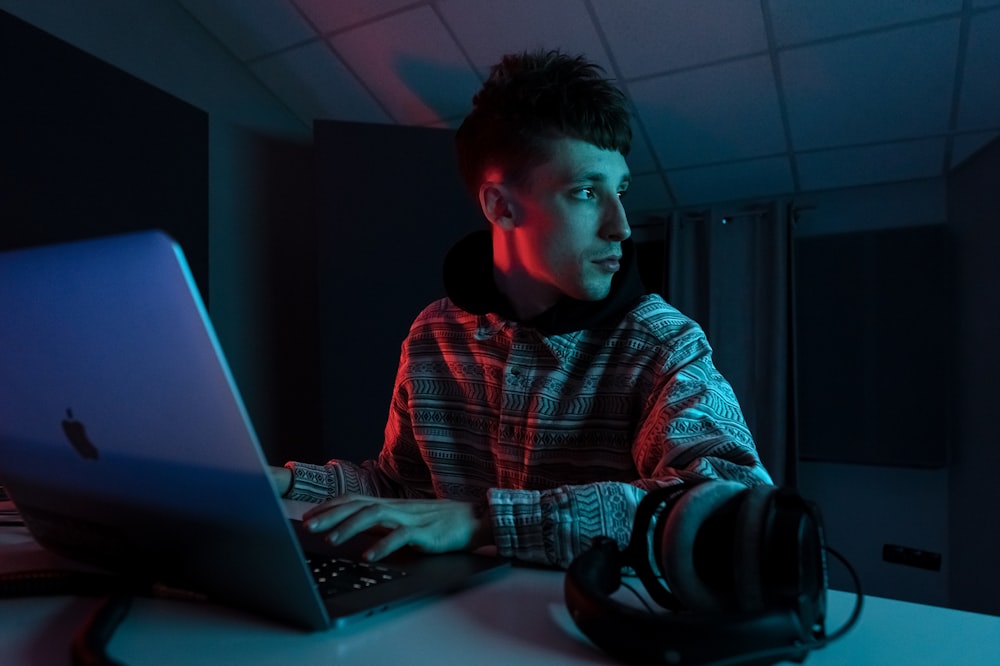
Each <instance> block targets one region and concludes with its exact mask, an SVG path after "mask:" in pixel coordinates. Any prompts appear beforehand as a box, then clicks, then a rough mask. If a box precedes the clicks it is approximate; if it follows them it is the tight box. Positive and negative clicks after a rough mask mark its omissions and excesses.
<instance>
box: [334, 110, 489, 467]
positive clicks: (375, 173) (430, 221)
mask: <svg viewBox="0 0 1000 666" xmlns="http://www.w3.org/2000/svg"><path fill="white" fill-rule="evenodd" d="M452 137H453V133H452V132H451V131H450V130H443V129H429V128H419V127H399V126H389V125H369V124H357V123H339V122H322V121H321V122H317V123H316V125H315V142H316V143H315V147H316V151H317V161H318V174H319V178H318V181H319V195H318V207H319V224H320V239H321V241H320V269H319V272H320V308H321V320H322V329H321V330H322V356H323V409H324V412H323V413H324V441H325V443H326V451H327V455H329V456H331V457H332V456H336V457H340V458H349V459H359V458H367V457H371V456H374V455H376V454H377V453H378V451H379V449H380V448H381V446H382V437H383V430H384V427H385V420H386V415H387V414H388V409H389V400H390V397H391V395H392V385H393V380H394V379H395V372H396V365H397V363H398V361H399V348H400V347H399V346H400V343H401V342H402V340H403V338H404V337H405V335H406V332H407V331H408V330H409V326H410V323H411V322H412V321H413V318H414V317H416V315H417V314H418V313H419V312H420V310H421V309H423V307H424V306H426V305H428V304H429V303H430V302H431V301H433V300H435V299H438V298H441V297H442V296H444V289H443V287H442V284H441V263H442V261H443V259H444V255H445V253H446V252H447V250H448V248H450V247H451V245H452V244H453V243H454V242H455V241H456V240H457V239H458V238H460V237H461V236H463V235H465V234H466V233H469V232H471V231H474V230H476V229H479V228H484V226H485V224H486V222H485V220H484V219H483V217H482V214H481V213H480V212H479V209H478V207H477V206H475V205H474V204H473V201H472V199H471V198H470V197H468V196H467V195H466V194H465V191H464V190H463V189H462V186H461V181H460V180H459V177H458V172H457V169H456V167H455V159H454V154H453V147H452Z"/></svg>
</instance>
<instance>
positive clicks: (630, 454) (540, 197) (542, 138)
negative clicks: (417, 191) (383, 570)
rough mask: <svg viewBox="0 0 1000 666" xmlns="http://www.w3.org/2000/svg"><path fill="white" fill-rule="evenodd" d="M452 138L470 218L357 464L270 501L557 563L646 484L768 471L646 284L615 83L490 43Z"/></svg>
mask: <svg viewBox="0 0 1000 666" xmlns="http://www.w3.org/2000/svg"><path fill="white" fill-rule="evenodd" d="M473 106H474V108H473V111H472V112H471V114H470V115H469V116H468V117H467V118H466V119H465V121H464V122H463V124H462V126H461V128H460V129H459V131H458V133H457V135H456V147H457V153H458V159H459V167H460V171H461V173H462V175H463V179H464V181H465V184H466V186H467V188H468V189H469V191H470V193H471V194H472V195H473V196H474V197H475V198H476V199H477V200H478V201H479V204H480V207H481V208H482V211H483V214H484V215H485V217H486V219H487V221H488V223H489V230H488V231H481V232H478V233H475V234H473V235H471V236H469V237H467V238H466V239H464V240H463V241H461V242H460V243H459V244H458V245H456V246H455V247H454V248H453V249H452V251H451V252H450V253H449V255H448V257H447V259H446V261H445V286H446V291H447V294H448V298H445V299H442V300H440V301H438V302H436V303H433V304H431V305H430V306H429V307H427V308H426V309H425V310H424V311H423V312H422V313H421V314H420V315H419V316H418V317H417V319H416V320H415V321H414V323H413V325H412V327H411V329H410V333H409V334H408V336H407V338H406V340H405V341H404V342H403V346H402V353H401V357H400V363H399V369H398V372H397V377H396V382H395V389H394V394H393V398H392V402H391V405H390V410H389V418H388V423H387V425H386V429H385V441H384V445H383V448H382V451H381V453H380V455H379V457H378V459H377V460H369V461H365V462H362V463H360V464H355V463H351V462H347V461H337V460H334V461H330V462H329V463H327V464H326V465H308V464H305V463H297V462H290V463H288V464H287V465H286V466H285V468H274V470H273V474H274V478H275V482H276V484H277V487H278V490H279V492H280V493H281V494H282V495H284V496H286V497H291V498H295V499H307V500H311V501H316V502H323V504H322V505H321V506H319V507H317V508H316V509H313V510H311V511H310V512H308V513H307V514H306V516H305V520H306V523H307V525H309V527H310V529H312V530H314V531H316V532H324V533H327V536H328V538H329V539H330V540H331V541H332V542H335V543H337V542H342V541H345V540H347V539H349V538H351V537H352V536H354V535H356V534H358V533H359V532H362V531H365V530H368V529H373V528H374V529H381V530H382V531H383V532H384V533H385V534H384V536H383V538H382V539H381V541H379V542H378V543H377V544H376V545H375V546H373V547H372V549H371V550H370V551H368V553H367V556H368V557H369V558H370V559H379V558H381V557H384V556H385V555H387V554H389V553H391V552H393V551H394V550H396V549H399V548H401V547H403V546H407V545H409V546H412V547H416V548H418V549H421V550H424V551H428V552H443V551H448V550H459V549H472V548H477V547H479V546H483V545H495V546H496V548H497V551H498V553H499V554H500V555H503V556H509V557H514V558H519V559H522V560H526V561H531V562H537V563H542V564H548V565H554V566H560V567H566V566H568V565H569V563H570V562H571V561H572V560H573V558H574V557H575V556H576V555H578V554H579V553H580V552H582V551H583V550H585V549H586V548H587V547H588V546H589V544H590V542H591V540H592V539H593V538H594V537H597V536H601V535H606V536H610V537H612V538H614V539H616V540H617V541H618V542H619V544H622V545H624V544H625V543H626V542H627V541H628V538H629V534H630V531H631V524H632V519H633V515H634V512H635V509H636V507H637V506H638V503H639V501H640V500H641V498H642V497H643V495H644V494H645V492H646V491H647V490H649V489H652V488H656V487H660V486H669V485H677V486H678V487H680V486H681V485H682V484H685V483H687V482H693V481H699V480H703V479H706V478H709V479H712V478H722V479H734V480H737V481H741V482H744V483H746V484H747V485H753V484H762V483H770V477H769V476H768V474H767V472H766V471H765V470H764V468H763V467H762V466H761V463H760V460H759V458H758V456H757V453H756V450H755V447H754V442H753V439H752V437H751V435H750V432H749V431H748V429H747V427H746V424H745V422H744V419H743V415H742V412H741V410H740V407H739V404H738V402H737V400H736V396H735V395H734V394H733V391H732V388H731V387H730V385H729V384H728V383H727V382H726V380H725V379H724V378H723V377H722V376H721V375H720V374H719V372H718V371H717V370H716V369H715V367H714V365H713V363H712V360H711V349H710V347H709V345H708V342H707V340H706V339H705V336H704V333H703V332H702V331H701V329H700V328H699V327H698V326H697V324H695V323H694V322H692V321H691V320H690V319H688V318H686V317H684V316H683V315H682V314H680V313H679V312H678V311H677V310H676V309H674V308H673V307H671V306H670V305H668V304H667V303H665V302H664V301H663V299H662V298H661V297H660V296H657V295H646V294H645V292H644V290H643V289H642V285H641V281H640V279H639V277H638V272H637V269H636V266H635V261H634V252H633V249H632V244H631V242H630V241H629V236H630V233H631V232H630V228H629V224H628V221H627V219H626V216H625V211H624V209H623V207H622V202H621V198H622V196H624V194H625V192H626V191H627V189H628V185H629V170H628V167H627V165H626V163H625V157H626V155H627V154H628V152H629V148H630V143H631V136H632V133H631V129H630V125H629V112H628V109H627V106H626V103H625V99H624V97H623V95H622V94H621V92H620V91H619V90H618V89H617V88H615V87H614V86H613V85H612V84H611V83H610V82H609V81H607V80H605V79H603V78H602V76H601V74H600V70H599V68H597V67H596V66H594V65H592V64H589V63H587V62H586V61H584V60H583V59H581V58H572V57H569V56H566V55H563V54H561V53H558V52H547V53H532V54H528V53H526V54H521V55H514V56H507V57H505V58H504V59H503V61H502V62H501V63H500V64H498V65H497V66H496V67H494V68H493V71H492V73H491V76H490V78H489V80H488V81H487V82H486V83H485V84H484V86H483V88H482V89H481V90H480V92H479V93H478V94H477V95H476V96H475V97H474V99H473Z"/></svg>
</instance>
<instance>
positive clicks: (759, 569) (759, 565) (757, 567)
mask: <svg viewBox="0 0 1000 666" xmlns="http://www.w3.org/2000/svg"><path fill="white" fill-rule="evenodd" d="M775 492H776V489H775V488H774V487H772V486H755V487H753V488H751V489H750V490H749V491H747V494H746V495H745V496H744V497H743V501H742V503H741V504H740V508H739V511H738V512H737V520H736V539H735V540H734V542H733V573H734V580H735V590H736V603H737V606H738V608H739V609H740V610H744V611H760V610H764V609H765V607H766V605H767V593H766V592H765V587H766V585H765V580H764V577H765V576H764V560H765V557H766V555H767V550H768V548H769V547H770V543H771V534H770V533H771V528H772V524H771V514H772V507H773V505H774V501H775Z"/></svg>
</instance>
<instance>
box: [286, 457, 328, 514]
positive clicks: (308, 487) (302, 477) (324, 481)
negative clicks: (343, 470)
mask: <svg viewBox="0 0 1000 666" xmlns="http://www.w3.org/2000/svg"><path fill="white" fill-rule="evenodd" d="M285 469H287V470H289V471H291V473H292V483H291V484H290V485H289V486H288V490H287V491H286V492H285V495H284V497H286V498H287V499H292V500H299V501H303V502H314V503H316V504H319V503H321V502H325V501H326V500H328V499H330V498H331V497H336V496H337V495H339V494H340V482H339V481H340V479H339V475H338V474H337V473H336V470H335V469H334V468H333V466H332V465H329V464H328V465H311V464H309V463H301V462H294V461H289V462H286V463H285Z"/></svg>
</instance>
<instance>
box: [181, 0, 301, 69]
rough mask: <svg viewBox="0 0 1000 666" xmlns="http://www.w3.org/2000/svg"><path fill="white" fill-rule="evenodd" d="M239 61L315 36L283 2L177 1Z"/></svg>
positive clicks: (234, 0)
mask: <svg viewBox="0 0 1000 666" xmlns="http://www.w3.org/2000/svg"><path fill="white" fill-rule="evenodd" d="M179 2H180V4H181V5H182V6H183V7H184V8H185V9H186V10H187V11H189V12H190V13H191V15H192V16H194V17H195V18H196V19H197V20H198V21H199V22H200V23H201V24H202V25H204V26H205V28H207V29H208V30H209V32H211V33H212V34H214V35H215V37H216V38H217V39H218V40H219V41H221V42H222V43H223V44H225V45H226V47H227V48H229V50H230V51H232V52H233V54H234V55H235V56H236V57H237V58H239V59H240V60H251V59H253V58H258V57H260V56H263V55H266V54H268V53H274V52H275V51H280V50H281V49H285V48H288V47H290V46H293V45H296V44H301V43H302V42H305V41H308V40H310V39H315V38H316V32H315V31H314V30H313V29H312V28H311V27H310V26H309V24H308V23H307V22H306V21H305V19H303V18H302V16H301V14H299V12H298V11H296V9H295V7H293V6H292V5H290V4H287V3H285V2H275V1H274V0H214V1H213V2H199V1H198V0H179Z"/></svg>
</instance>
